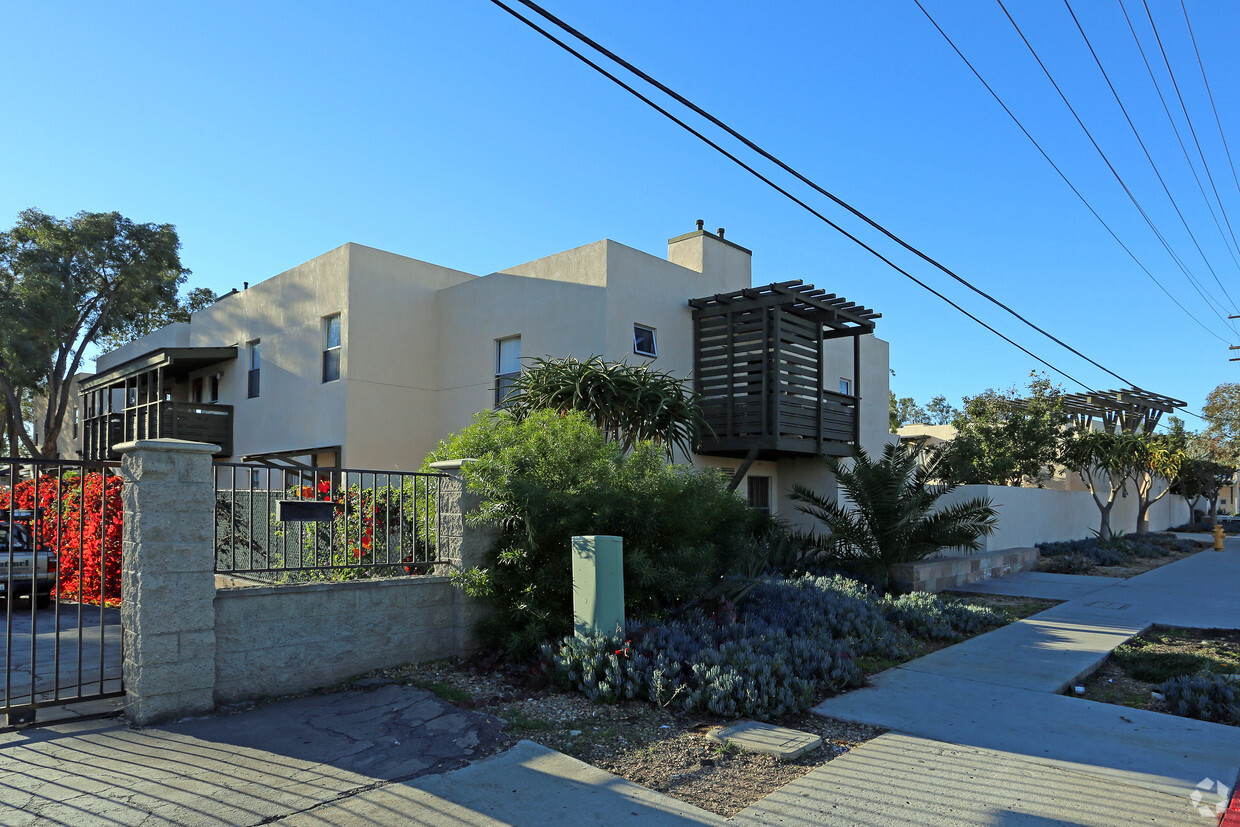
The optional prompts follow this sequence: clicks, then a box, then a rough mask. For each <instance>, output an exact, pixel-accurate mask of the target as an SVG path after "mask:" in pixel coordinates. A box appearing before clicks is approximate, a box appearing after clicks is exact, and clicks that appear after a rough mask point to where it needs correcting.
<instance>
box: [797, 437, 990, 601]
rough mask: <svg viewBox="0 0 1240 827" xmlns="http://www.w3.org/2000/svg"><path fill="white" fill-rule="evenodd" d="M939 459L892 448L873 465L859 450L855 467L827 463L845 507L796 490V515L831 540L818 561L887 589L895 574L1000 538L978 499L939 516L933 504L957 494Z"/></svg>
mask: <svg viewBox="0 0 1240 827" xmlns="http://www.w3.org/2000/svg"><path fill="white" fill-rule="evenodd" d="M939 461H940V460H939V458H938V457H937V456H935V455H927V453H926V452H925V451H924V450H923V448H922V446H921V445H914V446H903V445H887V446H886V447H884V448H883V456H882V458H881V459H879V460H877V461H876V460H874V459H872V458H871V457H870V455H869V454H867V453H866V451H865V449H864V448H862V447H860V446H854V447H853V455H852V462H851V463H850V464H845V463H844V462H841V461H840V460H839V459H838V458H835V457H828V458H827V466H828V467H829V468H830V470H831V472H832V473H833V474H834V475H835V477H836V480H837V481H838V482H839V487H840V489H841V491H842V492H843V493H844V495H845V496H846V498H847V502H841V501H839V500H830V499H827V498H826V497H823V496H822V495H820V494H818V493H816V492H814V491H813V490H811V489H809V488H806V487H804V486H802V485H794V486H793V487H792V499H793V500H795V501H797V502H798V503H800V504H799V505H797V509H798V510H799V511H801V512H803V513H805V514H809V515H810V516H812V517H814V518H816V519H818V520H820V521H821V522H822V523H823V524H824V525H825V526H826V527H827V528H828V529H829V530H830V534H829V535H827V536H826V537H823V538H820V540H819V543H820V559H822V560H823V561H824V562H828V563H834V564H836V565H839V566H841V567H844V568H849V569H852V570H855V571H857V572H858V573H860V574H862V575H864V576H865V577H867V579H870V580H871V581H872V582H873V583H874V584H875V585H877V586H878V587H880V588H883V589H886V588H887V586H888V585H889V579H890V576H891V567H892V566H894V565H896V564H897V563H908V562H913V561H916V560H921V559H923V558H926V557H929V556H930V555H932V554H934V553H935V552H937V551H939V550H940V549H944V548H964V549H967V550H969V551H976V550H978V549H979V548H980V547H981V543H980V539H981V538H982V537H984V536H986V535H989V534H991V533H993V532H994V530H995V526H996V524H997V522H998V516H999V515H998V512H997V511H995V508H994V505H993V504H992V503H991V501H990V499H989V498H985V497H978V498H975V499H971V500H967V501H965V502H961V503H956V504H955V505H951V506H948V507H946V508H941V509H938V510H936V509H935V503H936V502H937V500H938V499H939V498H940V497H942V496H943V495H944V494H947V493H948V492H950V491H953V490H955V488H956V487H957V486H956V485H954V484H937V485H936V484H932V483H931V482H930V481H931V480H933V479H938V473H939V468H938V465H939Z"/></svg>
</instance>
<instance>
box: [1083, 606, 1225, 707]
mask: <svg viewBox="0 0 1240 827" xmlns="http://www.w3.org/2000/svg"><path fill="white" fill-rule="evenodd" d="M1202 667H1207V668H1209V669H1211V670H1212V671H1215V672H1225V673H1231V674H1235V673H1240V630H1235V629H1179V628H1171V627H1162V626H1160V627H1155V628H1154V629H1151V630H1150V631H1148V632H1146V633H1145V634H1144V635H1138V636H1137V637H1134V638H1132V639H1130V640H1129V641H1128V642H1127V643H1124V644H1121V645H1120V646H1118V647H1116V650H1115V652H1113V653H1112V654H1111V656H1110V657H1108V658H1107V660H1106V662H1105V663H1103V665H1102V667H1101V668H1100V669H1099V670H1098V671H1097V672H1095V673H1094V674H1093V675H1092V676H1090V678H1089V679H1088V680H1086V681H1085V684H1084V686H1085V694H1084V696H1083V697H1085V698H1086V699H1087V700H1091V701H1100V702H1102V703H1109V704H1119V705H1121V706H1127V707H1131V708H1132V709H1148V710H1151V711H1153V712H1167V708H1166V705H1165V704H1164V703H1162V702H1161V701H1158V700H1156V699H1155V698H1154V697H1153V696H1152V695H1151V692H1153V691H1155V690H1157V688H1158V684H1159V683H1161V682H1162V681H1163V680H1166V678H1168V677H1175V675H1173V674H1172V673H1174V672H1176V671H1178V669H1180V668H1187V669H1188V670H1189V671H1188V672H1187V673H1185V674H1191V673H1192V672H1194V671H1198V670H1199V669H1200V668H1202Z"/></svg>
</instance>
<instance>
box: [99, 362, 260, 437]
mask: <svg viewBox="0 0 1240 827" xmlns="http://www.w3.org/2000/svg"><path fill="white" fill-rule="evenodd" d="M236 356H237V349H236V348H235V347H224V348H159V349H156V350H154V351H151V352H149V353H146V354H143V355H141V356H139V357H137V358H135V359H131V360H129V361H128V362H125V363H123V364H120V365H117V366H116V367H114V368H112V369H110V370H107V371H104V372H101V373H99V374H97V375H95V376H93V377H91V378H90V379H87V380H85V381H84V382H83V383H82V385H81V387H82V408H83V410H84V412H85V415H84V416H83V421H82V426H83V427H82V445H81V454H82V457H83V458H84V459H92V460H102V459H115V458H116V454H115V452H113V451H112V446H114V445H116V444H118V443H121V442H131V441H133V440H135V439H185V440H192V441H195V442H208V443H211V444H213V445H218V446H220V449H221V450H220V453H219V454H218V455H217V456H219V457H228V456H232V451H233V446H232V442H233V439H232V433H233V408H232V406H231V405H219V404H214V403H203V402H189V401H186V400H187V398H188V397H191V396H194V395H198V394H201V392H202V378H201V377H202V371H204V370H211V369H215V368H219V369H222V368H223V366H224V365H225V363H227V362H229V361H232V360H235V359H236ZM191 374H196V375H197V376H198V377H199V378H198V379H194V380H192V379H191ZM217 375H218V374H217ZM195 383H197V388H196V389H194V388H193V387H192V385H193V384H195Z"/></svg>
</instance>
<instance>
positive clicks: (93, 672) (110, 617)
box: [0, 457, 124, 729]
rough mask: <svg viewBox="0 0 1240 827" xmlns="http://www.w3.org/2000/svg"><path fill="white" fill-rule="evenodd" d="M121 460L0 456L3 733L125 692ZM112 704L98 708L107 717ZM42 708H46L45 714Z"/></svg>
mask: <svg viewBox="0 0 1240 827" xmlns="http://www.w3.org/2000/svg"><path fill="white" fill-rule="evenodd" d="M116 467H117V464H116V463H107V462H75V461H69V460H42V459H27V458H15V457H10V458H7V459H2V458H0V600H2V610H0V620H3V623H4V666H5V670H4V686H3V697H2V698H0V704H2V709H0V711H2V712H3V714H4V719H3V720H2V721H0V729H13V728H16V727H21V726H29V725H31V724H34V723H48V722H50V721H54V720H57V719H63V718H64V717H66V715H65V714H61V713H60V712H52V711H51V710H52V709H54V708H64V710H63V711H65V712H67V711H68V707H69V705H74V707H75V708H74V710H73V711H72V712H71V713H70V714H71V716H72V717H73V718H75V719H80V718H82V717H87V716H88V715H90V714H91V710H87V711H86V712H85V713H84V712H83V710H82V707H81V706H80V705H81V704H85V703H88V702H97V701H98V702H102V701H105V700H107V699H110V698H117V697H120V696H121V695H123V694H124V688H123V686H122V681H121V622H120V612H119V607H120V605H121V599H122V595H121V529H122V520H123V514H122V507H121V479H120V477H119V476H118V475H117V474H116ZM114 706H115V705H114V704H103V705H101V704H95V707H96V709H95V711H96V712H98V714H111V713H112V712H113V711H115V709H114ZM39 710H45V712H43V713H40V712H39Z"/></svg>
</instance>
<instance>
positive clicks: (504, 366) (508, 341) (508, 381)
mask: <svg viewBox="0 0 1240 827" xmlns="http://www.w3.org/2000/svg"><path fill="white" fill-rule="evenodd" d="M520 373H521V337H520V336H508V337H507V338H504V339H496V340H495V407H497V408H499V407H502V406H503V404H504V401H505V400H506V399H507V398H508V396H509V394H511V393H512V383H513V382H514V381H516V378H517V376H519V375H520Z"/></svg>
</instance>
